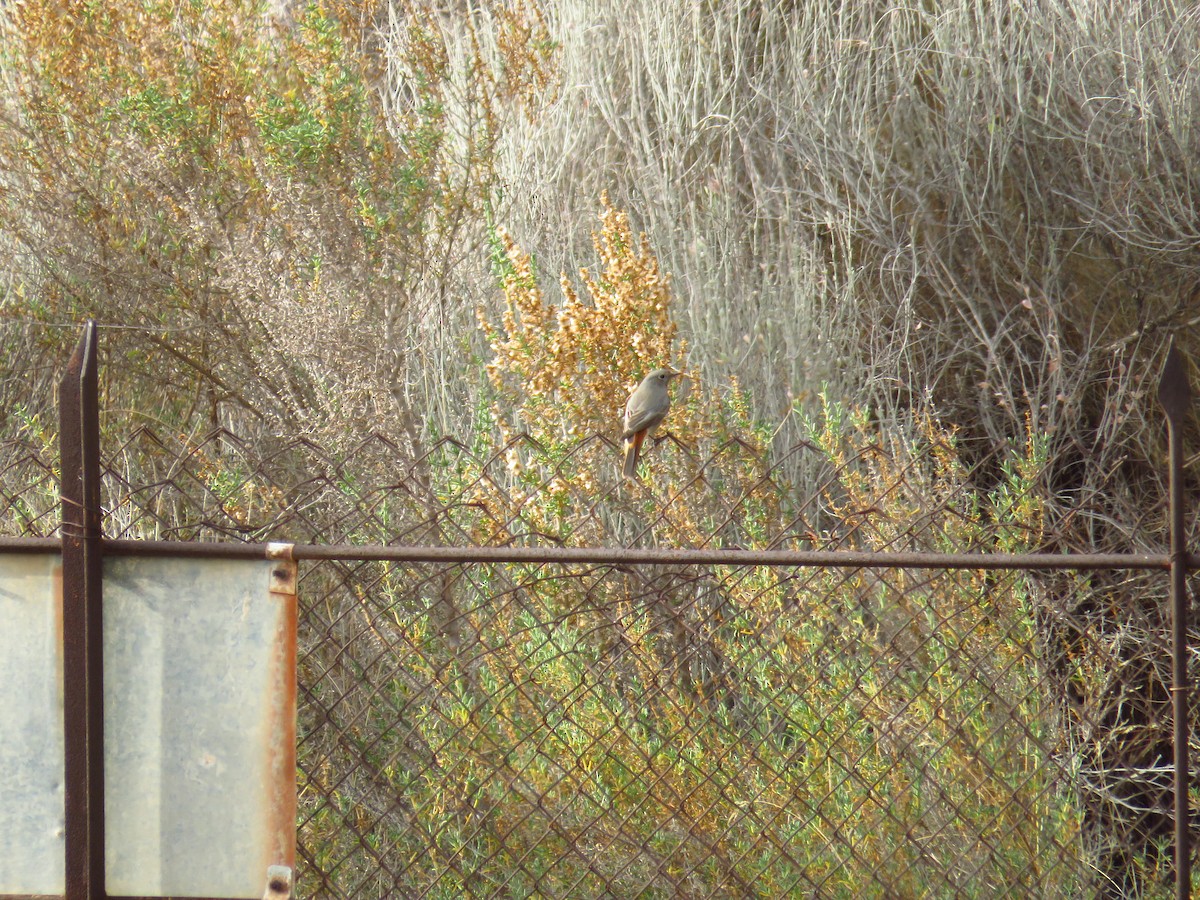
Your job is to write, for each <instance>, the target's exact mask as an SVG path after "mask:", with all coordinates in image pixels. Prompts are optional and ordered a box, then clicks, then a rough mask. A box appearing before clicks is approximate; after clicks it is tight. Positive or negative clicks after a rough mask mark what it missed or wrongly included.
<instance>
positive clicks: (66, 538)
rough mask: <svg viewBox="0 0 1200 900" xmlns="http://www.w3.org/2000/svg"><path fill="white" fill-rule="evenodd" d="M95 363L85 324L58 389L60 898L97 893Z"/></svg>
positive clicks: (100, 712)
mask: <svg viewBox="0 0 1200 900" xmlns="http://www.w3.org/2000/svg"><path fill="white" fill-rule="evenodd" d="M96 366H97V363H96V323H95V322H91V321H89V322H88V323H87V325H85V326H84V330H83V335H82V336H81V337H80V339H79V344H78V346H77V347H76V348H75V352H74V354H72V356H71V359H70V362H68V363H67V371H66V374H65V375H64V376H63V379H62V382H61V384H60V386H59V424H60V431H59V442H60V451H59V452H60V454H61V457H60V458H61V464H62V482H61V492H62V525H61V528H60V532H61V542H60V543H61V550H62V584H63V588H62V604H63V626H62V627H63V728H64V751H65V752H64V785H65V790H64V810H63V812H64V817H65V827H66V835H65V838H66V840H65V854H66V859H65V863H66V865H65V875H66V878H65V887H66V895H65V896H66V900H97V898H103V897H104V896H105V894H104V684H103V677H104V670H103V659H102V657H101V647H102V643H101V642H102V640H103V633H102V630H101V625H102V623H101V599H102V598H101V576H102V554H103V552H104V548H103V543H102V533H101V512H100V422H99V402H98V396H97V395H98V380H97V372H96Z"/></svg>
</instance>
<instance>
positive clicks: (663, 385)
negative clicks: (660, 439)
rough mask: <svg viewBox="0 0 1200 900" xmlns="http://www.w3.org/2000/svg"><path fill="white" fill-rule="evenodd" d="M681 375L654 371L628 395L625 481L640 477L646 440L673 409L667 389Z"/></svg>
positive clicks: (673, 371)
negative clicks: (639, 458) (638, 468)
mask: <svg viewBox="0 0 1200 900" xmlns="http://www.w3.org/2000/svg"><path fill="white" fill-rule="evenodd" d="M679 374H680V373H679V372H676V371H675V370H674V369H655V370H654V371H653V372H651V373H650V374H649V375H647V376H646V377H645V378H643V379H642V383H641V384H639V385H638V386H637V389H636V390H635V391H634V392H633V393H632V394H630V395H629V402H628V403H626V404H625V433H624V434H622V435H621V438H622V440H624V441H625V465H624V467H623V468H622V470H621V471H622V474H624V476H625V477H626V478H636V477H637V464H638V456H639V455H640V454H641V452H642V444H643V443H644V442H645V440H646V437H647V436H648V435H651V434H653V433H654V429H655V428H657V427H658V426H659V425H660V424H662V420H663V419H665V418H666V417H667V410H669V409H670V408H671V392H670V391H669V390H668V389H667V385H669V384H670V383H671V379H672V378H677V377H678V376H679Z"/></svg>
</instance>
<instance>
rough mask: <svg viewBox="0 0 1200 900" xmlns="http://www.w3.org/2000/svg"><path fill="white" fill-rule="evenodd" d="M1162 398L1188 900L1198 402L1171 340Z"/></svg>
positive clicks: (1183, 885) (1181, 839)
mask: <svg viewBox="0 0 1200 900" xmlns="http://www.w3.org/2000/svg"><path fill="white" fill-rule="evenodd" d="M1158 401H1159V403H1161V404H1162V407H1163V410H1164V411H1165V412H1166V414H1167V443H1168V449H1167V452H1168V456H1169V458H1170V474H1169V485H1168V492H1169V496H1170V516H1171V653H1172V658H1171V697H1172V699H1173V701H1174V702H1173V706H1174V710H1173V711H1174V716H1175V896H1176V897H1177V898H1179V900H1187V897H1188V896H1189V892H1190V889H1191V882H1192V876H1191V860H1192V854H1191V849H1190V847H1189V834H1188V825H1189V822H1190V820H1191V815H1190V813H1189V810H1188V782H1189V778H1188V680H1187V656H1188V637H1187V628H1188V602H1187V601H1188V598H1187V572H1188V552H1187V532H1186V528H1185V513H1186V509H1185V505H1184V497H1183V420H1184V417H1185V416H1186V415H1187V411H1188V409H1189V407H1190V406H1191V403H1192V391H1191V387H1190V385H1189V384H1188V376H1187V365H1186V364H1185V362H1184V359H1183V354H1181V353H1180V352H1179V350H1178V349H1177V348H1176V347H1175V345H1174V343H1172V344H1171V349H1170V351H1169V352H1168V353H1167V361H1166V364H1165V365H1164V366H1163V372H1162V379H1161V380H1160V381H1159V384H1158Z"/></svg>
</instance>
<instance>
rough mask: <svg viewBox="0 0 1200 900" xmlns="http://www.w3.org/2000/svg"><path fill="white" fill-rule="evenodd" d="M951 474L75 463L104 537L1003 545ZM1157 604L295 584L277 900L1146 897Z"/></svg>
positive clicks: (679, 579) (906, 577)
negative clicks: (292, 754)
mask: <svg viewBox="0 0 1200 900" xmlns="http://www.w3.org/2000/svg"><path fill="white" fill-rule="evenodd" d="M951 449H952V448H950V447H949V445H948V444H947V443H945V441H944V440H943V439H941V438H938V437H937V436H936V435H932V434H931V435H927V439H926V440H924V442H923V443H921V444H920V445H919V446H918V445H916V444H909V445H904V446H902V445H901V444H899V443H897V444H896V445H894V446H893V445H888V444H886V443H884V442H881V441H876V440H867V441H861V442H858V443H853V442H852V443H851V444H847V445H841V446H840V449H839V448H838V447H833V446H831V445H830V444H820V443H819V442H815V443H811V444H803V445H798V446H796V447H792V448H789V449H788V450H787V451H786V452H782V453H780V452H778V451H776V452H775V453H774V454H772V456H771V460H772V462H770V463H767V462H764V458H765V454H764V453H763V451H760V450H758V449H756V448H753V447H750V446H747V445H741V444H736V445H735V444H730V445H727V446H725V447H723V448H719V449H718V450H717V451H716V452H714V453H713V454H712V455H711V456H710V457H706V458H704V459H697V458H694V457H688V458H687V459H686V460H685V463H686V467H685V468H686V472H687V473H688V474H687V476H686V477H674V478H673V479H672V480H671V482H670V485H671V486H670V487H669V488H666V487H662V486H660V483H659V482H658V481H656V480H655V479H654V478H653V477H651V478H650V479H648V480H647V481H646V482H644V483H638V484H634V485H626V484H621V483H620V482H619V481H618V480H617V478H616V477H615V471H614V472H613V473H612V474H611V476H610V475H609V474H607V472H605V473H603V474H599V475H595V476H594V477H592V478H591V479H581V478H579V477H578V470H579V468H580V467H581V466H593V467H594V466H595V465H596V461H597V460H605V459H607V460H608V461H609V462H610V463H611V464H612V465H611V466H609V468H614V467H615V463H614V462H612V460H615V458H616V453H615V449H614V448H613V447H612V446H611V445H610V443H609V441H608V440H607V439H606V438H603V437H594V438H589V439H586V440H583V441H580V442H579V443H578V444H577V445H575V446H573V447H572V448H569V450H568V451H567V452H566V453H563V452H562V451H561V450H556V451H553V452H551V451H550V450H548V449H546V448H543V447H540V446H538V445H536V444H534V443H532V442H529V441H527V440H524V439H520V438H518V439H515V440H514V441H513V442H510V444H509V445H508V446H507V447H505V448H504V449H503V450H502V451H501V452H499V453H495V454H492V455H486V454H481V453H479V452H477V451H475V450H473V449H472V448H468V447H464V446H462V445H460V444H458V443H456V442H452V441H444V442H442V443H440V444H438V445H436V446H434V447H433V448H432V449H428V450H426V451H425V452H423V453H422V454H421V455H419V456H417V457H415V458H414V456H413V454H412V453H411V452H408V451H402V450H401V449H400V448H398V447H397V446H395V445H394V444H393V443H391V442H389V441H388V440H386V439H384V438H381V437H380V438H375V439H372V440H370V441H367V442H365V443H363V444H360V445H358V446H356V447H353V448H343V449H342V450H341V451H340V452H339V453H338V454H337V455H333V454H331V453H329V452H327V451H325V450H323V449H322V448H320V447H316V446H314V445H312V444H310V443H307V442H305V441H294V440H293V441H277V442H275V443H274V445H273V446H271V445H264V444H263V443H262V442H261V441H258V442H255V443H254V444H250V443H248V442H247V443H243V442H242V441H240V440H239V439H238V438H237V436H235V435H233V434H231V433H229V432H224V431H217V432H213V433H212V434H209V435H208V436H206V437H204V438H202V439H190V438H184V437H178V436H171V437H169V436H164V435H162V434H156V433H155V432H153V431H150V430H145V429H143V430H137V431H135V432H133V433H132V434H130V435H128V437H127V438H126V440H125V441H124V443H121V444H116V445H114V444H113V442H112V441H111V440H110V441H109V443H108V445H107V446H106V453H105V461H104V465H103V473H104V498H103V504H104V509H105V515H106V520H105V533H106V535H107V536H108V537H110V538H121V537H136V538H156V539H173V540H253V541H261V540H275V541H279V540H286V541H296V542H301V541H303V542H310V543H316V544H330V545H350V544H358V545H361V544H406V543H410V544H418V543H424V544H444V545H453V546H458V547H463V548H471V547H497V546H509V547H512V546H555V545H558V546H576V547H583V546H605V547H622V546H624V547H643V548H647V547H655V546H660V545H663V546H684V547H693V548H698V549H703V548H712V547H723V548H729V547H743V548H746V549H764V548H765V549H797V548H818V549H854V550H859V551H871V552H874V551H892V552H896V551H909V552H921V551H926V552H928V551H934V552H950V551H954V552H969V551H1005V550H1006V549H1012V548H1015V547H1021V546H1031V545H1033V546H1036V541H1037V540H1038V536H1037V532H1038V528H1039V527H1040V526H1039V515H1040V513H1039V510H1038V509H1037V506H1036V502H1035V501H1034V499H1033V498H1032V495H1031V494H1030V493H1029V492H1022V491H1020V490H1018V489H1017V487H1016V485H1018V483H1019V478H1014V479H1013V482H1012V483H1013V485H1014V488H1013V490H1012V491H1011V495H1010V496H1007V497H1004V496H997V495H994V494H993V495H992V496H990V497H988V498H981V497H980V496H978V495H977V494H976V493H974V492H973V491H972V489H971V488H970V487H969V485H970V474H971V473H965V472H962V471H960V470H958V469H957V468H956V467H955V464H954V463H953V461H952V459H951V457H952V453H951V452H950V451H951ZM686 452H687V448H681V447H678V446H675V445H673V444H672V443H671V441H670V439H669V438H668V439H667V440H666V441H665V442H664V443H663V444H660V445H659V446H658V447H656V448H654V449H653V450H651V452H650V454H649V456H650V462H649V465H650V466H651V468H652V470H653V469H654V467H659V466H661V467H666V466H667V464H668V460H670V459H671V458H674V457H680V456H684V455H685V454H686ZM0 459H3V460H5V462H4V463H3V464H0V499H2V501H3V502H4V504H5V507H6V509H7V510H8V513H7V515H6V516H5V517H4V521H3V528H4V529H5V531H6V532H7V533H8V534H10V535H49V534H52V533H54V530H55V528H56V527H57V523H58V514H57V511H58V503H59V498H58V484H57V474H56V466H57V448H56V447H55V445H54V442H53V440H50V439H43V438H41V437H40V436H39V434H38V433H37V430H36V429H32V428H26V429H24V430H23V431H22V432H21V433H20V436H19V437H18V438H16V439H12V440H10V441H9V442H8V443H7V444H6V445H5V447H4V452H3V454H0ZM681 471H682V470H681ZM1018 474H1019V473H1018ZM801 484H804V485H807V487H806V488H803V489H802V488H800V487H798V485H801ZM985 499H986V501H987V508H986V509H985V507H984V500H985ZM998 510H1000V511H1001V512H1004V511H1005V510H1007V513H1005V514H1003V515H1001V514H999V513H998V512H997V511H998ZM1165 592H1166V578H1165V575H1164V573H1162V572H1161V571H1136V570H1128V571H1126V570H1120V571H1114V570H1103V569H1095V570H1089V571H1053V572H1040V573H1039V572H1032V571H1020V570H1018V571H1005V570H995V571H992V570H989V571H984V570H962V569H957V570H939V569H931V568H907V567H905V568H886V567H883V568H876V567H870V568H832V567H788V566H754V565H742V566H739V565H729V564H719V565H718V564H700V563H697V564H687V563H678V564H677V563H670V564H659V565H645V564H634V563H629V564H623V563H605V564H577V563H571V564H568V563H557V562H538V563H511V562H510V563H496V562H489V561H486V560H480V561H474V562H471V561H468V562H454V563H449V562H447V563H419V564H418V563H406V562H388V561H379V560H365V559H360V560H355V559H338V560H322V561H314V562H308V563H305V564H304V565H303V566H302V567H301V579H300V584H299V597H300V603H301V618H300V648H299V677H300V684H299V692H298V696H299V735H300V736H299V747H298V767H299V771H298V789H299V822H298V840H299V846H298V852H297V859H298V871H297V879H296V882H297V888H298V890H297V895H298V896H302V897H318V898H380V897H429V898H441V897H445V898H451V897H454V898H457V897H463V896H472V897H552V898H577V897H601V896H614V897H697V898H699V897H713V898H716V897H755V896H757V897H861V896H879V897H988V898H994V897H1004V896H1009V897H1070V896H1078V897H1091V896H1098V895H1109V896H1134V895H1137V894H1141V893H1145V894H1149V895H1155V894H1156V892H1158V893H1160V894H1161V895H1162V896H1167V895H1168V894H1169V891H1170V888H1169V881H1170V877H1171V871H1170V865H1171V853H1170V838H1171V828H1172V822H1173V818H1172V813H1171V792H1170V789H1171V777H1172V768H1171V719H1170V695H1169V685H1170V656H1169V643H1168V636H1169V635H1168V633H1167V631H1166V626H1165V625H1164V622H1163V618H1162V615H1163V614H1162V613H1161V612H1160V610H1161V609H1162V608H1163V597H1164V596H1165ZM1194 708H1195V706H1194V705H1193V709H1194Z"/></svg>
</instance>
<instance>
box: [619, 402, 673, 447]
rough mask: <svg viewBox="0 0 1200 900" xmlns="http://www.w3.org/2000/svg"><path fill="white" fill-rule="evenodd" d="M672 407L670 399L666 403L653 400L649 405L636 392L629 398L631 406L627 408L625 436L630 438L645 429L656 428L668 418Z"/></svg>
mask: <svg viewBox="0 0 1200 900" xmlns="http://www.w3.org/2000/svg"><path fill="white" fill-rule="evenodd" d="M670 405H671V398H670V397H667V400H666V403H663V402H661V401H660V402H654V401H653V400H651V401H650V402H649V403H647V401H646V400H645V399H644V398H642V397H639V396H638V395H637V392H636V391H635V392H634V395H633V396H632V397H630V398H629V404H628V405H627V406H626V407H625V434H624V435H623V436H624V437H629V436H630V435H632V434H637V433H638V432H639V431H641V430H642V429H644V428H652V427H654V426H655V425H657V424H658V423H659V422H661V421H662V420H663V419H664V418H665V417H666V415H667V409H668V408H669V407H670Z"/></svg>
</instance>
